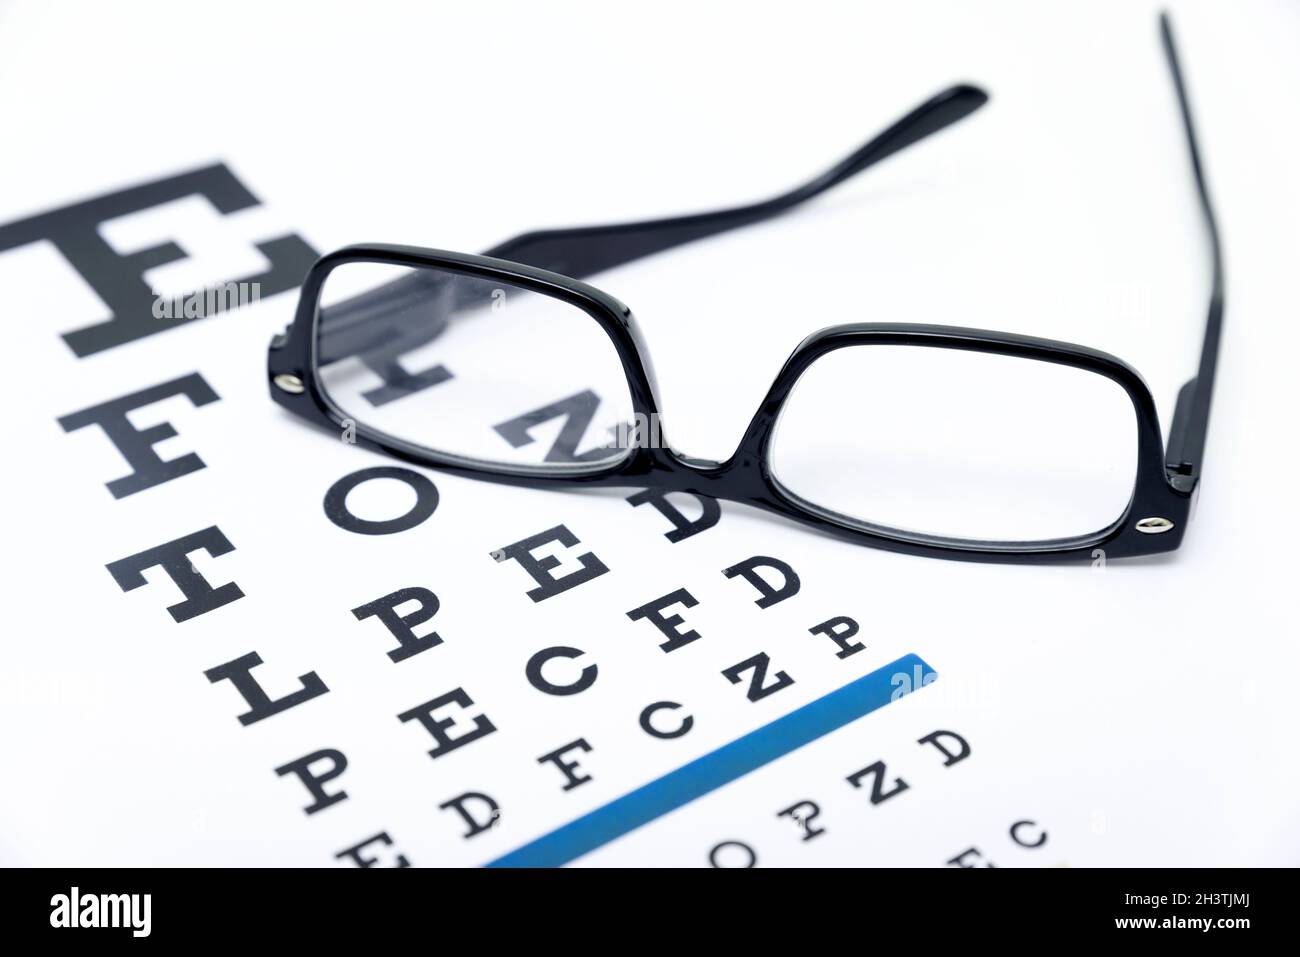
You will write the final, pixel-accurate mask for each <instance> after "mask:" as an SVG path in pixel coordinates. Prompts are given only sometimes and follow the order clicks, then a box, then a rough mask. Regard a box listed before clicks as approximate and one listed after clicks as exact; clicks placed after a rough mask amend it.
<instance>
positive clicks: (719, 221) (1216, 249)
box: [268, 15, 1223, 563]
mask: <svg viewBox="0 0 1300 957" xmlns="http://www.w3.org/2000/svg"><path fill="white" fill-rule="evenodd" d="M1161 31H1162V39H1163V42H1164V47H1165V52H1166V56H1167V58H1168V60H1169V66H1170V69H1171V72H1172V74H1173V77H1174V81H1175V86H1176V89H1177V93H1178V99H1179V104H1180V107H1181V111H1182V117H1183V122H1184V127H1185V132H1186V135H1187V139H1188V145H1189V149H1190V151H1191V155H1192V162H1193V168H1194V173H1195V177H1196V184H1197V188H1198V192H1199V195H1200V201H1201V206H1202V210H1203V213H1204V215H1205V218H1206V220H1207V224H1208V227H1209V232H1210V238H1211V242H1212V250H1213V265H1214V282H1213V292H1212V297H1211V306H1210V313H1209V320H1208V322H1207V327H1206V335H1205V342H1204V350H1203V353H1202V358H1201V363H1200V367H1199V369H1198V375H1197V377H1196V378H1193V379H1192V380H1190V381H1189V382H1188V383H1187V384H1186V385H1185V386H1184V387H1183V389H1182V390H1180V392H1179V396H1178V401H1177V404H1176V409H1175V414H1174V423H1173V426H1172V428H1171V431H1170V443H1169V447H1168V450H1167V451H1166V449H1165V446H1164V443H1163V441H1162V436H1161V430H1160V425H1159V421H1158V418H1157V414H1156V408H1155V402H1154V400H1153V398H1152V395H1151V392H1150V390H1149V389H1148V387H1147V385H1146V383H1145V382H1144V381H1143V380H1142V377H1141V376H1140V375H1139V374H1138V373H1137V372H1136V371H1135V370H1134V369H1133V368H1132V367H1130V366H1129V365H1127V364H1126V363H1124V362H1123V361H1121V360H1120V359H1117V358H1116V357H1114V356H1112V355H1109V354H1107V353H1105V352H1100V351H1098V350H1096V349H1091V348H1088V347H1086V346H1080V345H1075V344H1073V343H1067V342H1058V341H1054V340H1049V339H1040V338H1035V337H1031V336H1023V335H1017V334H1014V333H1006V332H994V331H988V330H981V329H968V328H962V327H954V326H937V325H919V324H889V323H853V324H847V325H837V326H833V327H830V328H826V329H822V330H820V331H818V332H815V333H813V334H812V335H810V336H808V337H807V338H806V339H804V340H803V342H802V343H800V344H799V346H798V347H797V348H796V349H795V350H794V352H793V354H792V355H791V356H790V358H789V359H788V360H787V361H786V363H785V365H784V366H783V367H782V369H781V371H780V372H779V373H778V375H777V377H776V379H775V381H774V382H773V383H772V385H771V387H770V389H769V390H768V392H767V395H766V396H765V397H764V399H763V401H762V403H761V405H760V406H759V408H758V410H757V412H756V413H755V414H754V416H753V418H752V419H751V421H750V423H749V425H748V427H747V428H746V429H745V432H744V435H743V437H742V438H741V440H740V443H739V445H738V446H737V448H736V450H735V452H734V453H733V454H732V455H731V456H730V457H729V458H728V459H727V460H726V461H723V462H714V461H705V460H699V459H693V458H690V457H687V456H684V455H681V454H680V453H678V452H676V451H674V450H673V449H671V448H670V447H668V446H667V445H666V443H659V444H658V445H642V444H637V445H634V446H633V447H632V448H630V449H629V450H627V455H626V456H625V457H623V458H622V459H620V460H618V461H617V462H613V463H606V464H601V463H592V464H581V463H575V464H573V465H568V466H563V467H560V468H555V467H547V468H545V469H538V468H537V467H535V466H532V467H530V466H511V465H508V464H495V463H494V464H487V463H483V462H478V461H475V460H472V459H467V458H461V457H457V456H453V455H448V454H445V453H441V452H437V451H435V450H432V449H428V448H425V447H423V446H419V445H415V444H412V443H408V442H405V441H402V440H400V439H398V438H395V437H393V436H390V435H387V434H386V433H383V432H381V431H378V430H375V429H372V428H370V427H368V426H367V425H366V424H365V423H363V422H354V421H353V420H352V418H351V417H350V416H348V415H346V414H345V413H344V412H343V411H342V410H340V409H339V408H338V407H337V406H336V405H335V404H334V403H333V402H332V401H331V400H330V399H329V397H328V396H327V395H326V394H325V392H324V391H323V390H322V389H321V387H320V383H319V378H318V375H317V363H316V356H315V355H314V352H315V350H316V343H317V335H316V325H317V321H318V301H319V298H320V293H321V289H322V287H323V285H324V282H325V279H326V277H327V276H328V275H329V273H330V272H331V271H332V270H333V269H335V268H337V267H338V266H341V265H343V264H345V263H357V262H366V263H383V264H389V265H395V266H408V267H414V268H417V269H418V268H436V269H440V270H444V271H449V272H453V273H460V274H466V275H470V276H475V277H479V278H482V279H488V280H495V281H501V282H505V283H508V284H513V285H515V286H518V287H521V288H523V289H527V290H531V291H533V292H536V293H540V294H543V295H546V296H551V297H554V298H557V299H560V300H562V301H564V302H567V303H569V304H570V305H573V306H576V307H577V308H579V309H582V310H583V311H584V312H586V313H587V314H588V315H589V316H591V318H592V319H593V320H595V321H596V322H597V323H599V324H600V326H601V327H602V328H603V329H604V330H605V332H606V334H607V335H608V336H609V337H610V340H611V341H612V342H613V344H614V347H615V350H616V352H617V354H618V356H619V359H620V361H621V363H622V365H623V369H624V373H625V375H626V378H627V383H628V388H629V391H630V395H631V401H632V408H633V412H634V413H636V414H637V415H638V416H644V417H645V418H644V419H643V420H642V421H653V417H657V416H658V414H659V401H658V390H657V388H656V386H655V381H654V374H653V370H652V368H651V365H650V362H649V357H648V352H647V350H646V348H645V345H644V342H643V339H642V336H641V333H640V331H639V329H638V327H637V323H636V320H635V319H634V317H633V315H632V312H631V310H630V309H628V307H627V306H625V305H624V304H623V303H621V302H619V301H618V300H617V299H615V298H613V297H612V296H610V295H608V294H606V293H604V292H602V291H601V290H599V289H597V288H595V287H593V286H590V285H588V284H587V283H585V282H582V281H580V280H578V279H574V278H571V277H570V276H567V275H562V274H560V273H558V272H555V271H552V270H551V269H547V268H540V266H539V265H530V264H527V261H528V260H533V261H534V262H542V263H547V264H551V263H557V264H558V263H560V262H562V263H563V264H564V265H565V266H566V268H567V269H568V271H571V272H575V273H579V274H590V273H592V272H597V271H600V270H603V269H606V268H609V267H610V266H612V265H617V264H619V263H622V262H627V261H631V260H632V259H636V258H639V257H640V256H643V255H648V254H650V253H652V252H657V251H659V250H661V249H666V248H671V247H672V246H675V245H680V244H681V243H683V242H689V241H692V240H693V239H696V238H702V237H703V236H707V235H711V234H713V233H717V232H721V231H723V230H726V229H731V228H735V227H736V226H738V225H745V224H747V223H750V222H756V221H758V220H760V219H764V218H768V217H770V216H772V215H776V214H777V213H780V212H783V211H784V210H785V209H788V208H790V207H791V206H793V205H796V204H798V203H800V202H803V201H804V200H806V199H808V198H810V197H811V196H813V195H817V194H818V193H820V192H822V191H824V190H825V189H828V188H830V186H833V185H835V184H836V183H838V182H840V181H842V180H843V179H845V178H847V177H848V176H851V175H853V174H854V173H857V172H860V171H861V170H862V169H865V168H866V167H867V166H870V165H872V164H874V163H875V162H878V161H879V160H880V159H883V158H884V157H885V156H888V155H891V154H892V153H893V152H896V151H897V150H898V149H901V148H903V147H904V146H907V145H910V143H912V142H915V141H916V140H917V139H920V138H923V137H924V136H927V135H929V134H930V133H932V132H935V131H936V130H938V129H942V128H944V127H946V126H948V125H950V124H951V123H953V122H955V121H956V120H957V119H960V118H962V117H964V116H966V115H968V114H969V113H970V112H973V111H974V110H975V109H977V108H978V107H979V106H980V105H982V103H983V102H984V100H985V99H986V96H985V95H984V94H983V93H982V92H981V91H979V90H976V89H975V88H973V87H968V86H961V87H954V88H952V89H950V90H948V91H945V92H944V93H942V94H940V95H939V96H937V97H935V98H934V99H932V100H931V101H929V102H928V103H926V104H923V105H922V106H921V107H919V108H918V109H917V110H914V111H913V112H912V113H911V114H909V115H908V116H907V117H904V118H903V119H902V120H900V121H899V122H898V123H896V124H895V125H894V126H893V127H891V128H890V129H889V130H886V131H885V132H884V133H882V134H881V135H880V136H878V137H876V138H875V139H874V140H872V141H871V142H870V143H868V144H867V145H866V146H865V147H863V148H862V149H861V150H859V151H858V152H857V153H855V154H854V155H853V156H851V157H849V159H848V160H846V161H845V162H844V163H842V164H840V165H839V166H838V167H836V168H834V169H832V170H831V171H829V172H828V173H827V174H825V175H824V176H823V177H820V178H818V179H816V180H814V181H812V182H811V183H809V184H806V185H805V186H804V187H800V188H799V189H796V190H794V191H792V192H791V193H788V194H784V195H783V196H780V197H777V198H776V199H774V200H769V201H767V202H765V203H759V204H754V205H753V206H750V207H742V208H740V209H736V210H724V211H721V212H718V213H705V214H699V215H695V216H685V217H676V218H672V219H666V220H652V221H648V222H645V223H632V224H627V225H623V226H606V227H582V228H577V229H567V230H549V231H542V232H536V233H529V234H525V235H523V236H520V237H516V238H515V239H513V240H510V241H508V242H506V243H503V244H502V245H501V246H498V247H496V248H495V249H493V250H491V251H490V252H491V253H494V254H496V255H483V256H479V255H471V254H466V253H458V252H449V251H445V250H436V249H427V248H422V247H414V246H400V245H388V244H368V245H357V246H349V247H346V248H343V249H340V250H336V251H335V252H332V253H329V254H327V255H325V256H323V257H322V258H321V259H320V260H318V261H317V262H316V263H315V264H314V265H313V266H312V267H311V269H310V270H309V272H308V274H307V277H306V279H305V280H304V282H303V285H302V287H301V290H300V295H299V302H298V308H297V312H296V314H295V318H294V320H293V323H292V325H291V326H290V327H289V328H288V329H287V330H286V331H285V333H284V334H282V335H279V336H276V337H275V339H274V340H273V341H272V343H271V347H270V350H269V354H268V377H269V380H270V384H271V394H272V397H273V399H274V400H275V401H276V402H277V403H279V404H280V405H281V406H283V407H284V408H286V409H288V410H289V411H291V412H293V413H294V414H296V415H299V416H301V417H303V418H305V419H308V420H311V421H314V422H317V423H318V424H321V425H324V426H328V427H333V428H334V429H341V428H343V427H344V426H345V423H351V424H352V425H354V426H355V436H356V442H357V444H359V445H362V446H364V447H367V448H370V449H373V450H375V451H379V452H382V453H385V454H387V455H390V456H393V457H395V458H398V459H401V460H404V461H407V462H410V463H412V464H415V465H420V466H431V467H435V468H439V469H442V470H444V471H448V472H451V473H454V474H459V475H463V476H466V477H470V478H475V479H482V480H486V481H492V482H501V483H505V484H511V485H520V486H526V487H533V488H561V487H573V486H587V487H593V486H612V487H632V488H653V489H657V490H662V491H682V492H692V493H696V494H699V495H705V496H709V497H712V498H715V499H720V500H724V501H733V502H740V503H743V504H747V505H752V506H754V507H756V508H759V509H762V510H764V511H768V512H772V513H776V514H779V515H783V516H785V517H787V518H790V519H793V520H794V521H797V522H799V523H801V524H803V525H806V526H809V527H811V528H814V529H817V530H819V531H823V532H827V533H830V534H832V535H836V536H838V537H842V538H846V539H849V540H851V541H854V542H857V543H860V544H865V545H869V546H873V547H876V548H881V549H886V550H890V551H895V552H902V553H908V554H915V555H922V556H927V557H935V558H948V559H961V560H973V561H986V562H1014V563H1055V562H1070V561H1080V560H1083V561H1087V560H1093V559H1095V558H1096V557H1097V553H1098V550H1101V551H1102V552H1104V554H1105V556H1106V558H1107V559H1111V558H1129V557H1135V556H1142V555H1152V554H1157V553H1161V552H1168V551H1172V550H1174V549H1176V548H1177V547H1178V546H1179V544H1181V542H1182V538H1183V534H1184V532H1185V530H1186V525H1187V520H1188V518H1189V516H1190V514H1191V511H1192V505H1193V501H1194V498H1195V495H1196V492H1197V489H1198V485H1199V481H1198V480H1199V474H1200V468H1201V459H1202V456H1203V451H1204V441H1205V432H1206V427H1207V425H1208V418H1209V398H1210V392H1211V388H1212V384H1213V378H1214V372H1215V366H1216V360H1217V353H1218V341H1219V334H1220V328H1221V323H1222V313H1223V278H1222V265H1221V252H1220V244H1219V239H1218V230H1217V225H1216V222H1215V218H1214V214H1213V210H1212V208H1211V205H1210V201H1209V196H1208V191H1207V188H1206V185H1205V181H1204V176H1203V173H1202V169H1201V162H1200V156H1199V152H1198V149H1197V145H1196V138H1195V133H1194V130H1193V127H1192V121H1191V116H1190V111H1189V108H1188V103H1187V97H1186V93H1185V90H1184V86H1183V81H1182V76H1181V72H1180V70H1179V65H1178V60H1177V54H1176V51H1175V49H1174V46H1173V39H1172V34H1171V29H1170V26H1169V23H1168V19H1167V17H1165V16H1164V15H1162V17H1161ZM611 238H613V239H614V241H613V242H611V241H610V240H611ZM619 240H623V241H622V242H620V241H619ZM575 254H576V255H575ZM502 256H509V257H511V258H501V257H502ZM872 345H905V346H916V347H929V348H944V349H961V350H967V351H972V352H979V353H989V354H995V355H1003V356H1011V357H1018V358H1024V359H1029V360H1036V361H1044V362H1050V363H1054V364H1058V365H1064V366H1071V367H1074V368H1079V369H1084V370H1087V371H1090V372H1093V373H1097V374H1099V375H1102V376H1105V377H1106V378H1108V379H1110V380H1112V381H1113V382H1115V383H1117V384H1118V385H1119V386H1120V387H1121V388H1122V389H1123V390H1124V391H1125V393H1126V394H1127V395H1128V397H1129V399H1130V400H1131V401H1132V403H1133V408H1134V413H1135V418H1136V425H1137V469H1136V476H1135V481H1134V488H1133V494H1132V497H1131V499H1130V501H1129V504H1128V506H1127V508H1126V509H1125V510H1124V512H1123V514H1122V515H1121V516H1120V517H1119V518H1118V519H1117V520H1116V521H1115V522H1113V523H1112V524H1111V525H1110V526H1108V527H1106V528H1104V529H1101V530H1099V531H1098V532H1096V533H1094V534H1090V535H1086V536H1079V537H1074V538H1067V539H1053V540H1048V541H1035V542H1015V541H977V540H960V539H952V538H946V537H937V536H930V535H924V534H919V533H912V532H909V531H906V530H902V529H896V528H885V527H881V526H875V525H871V524H868V523H864V522H860V521H856V520H854V519H851V518H849V517H847V516H843V515H839V514H837V513H834V512H832V511H829V510H827V509H822V508H819V507H817V506H816V505H814V504H812V503H809V502H807V501H805V500H803V499H801V498H799V497H798V496H797V495H794V494H793V493H791V492H789V491H788V490H786V489H785V488H784V487H783V486H782V485H781V484H780V482H779V481H778V480H777V479H776V478H775V476H774V475H773V474H772V471H771V468H770V456H769V452H770V446H771V442H772V438H773V433H774V429H775V424H776V421H777V417H778V415H779V413H780V411H781V408H782V406H783V405H784V403H785V401H786V400H787V398H788V397H789V395H790V392H791V390H792V388H793V387H794V384H795V382H796V381H798V379H799V377H800V375H801V374H802V373H803V372H804V371H805V370H806V369H807V368H808V367H809V366H810V365H811V364H812V363H813V362H814V361H816V360H817V359H818V358H820V357H821V356H823V355H826V354H827V353H829V352H832V351H834V350H836V349H841V348H846V347H857V346H872ZM290 384H291V385H290Z"/></svg>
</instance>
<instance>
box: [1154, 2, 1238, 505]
mask: <svg viewBox="0 0 1300 957" xmlns="http://www.w3.org/2000/svg"><path fill="white" fill-rule="evenodd" d="M1160 37H1161V40H1162V41H1163V43H1164V48H1165V58H1166V59H1167V60H1168V61H1169V72H1170V73H1171V74H1172V75H1173V78H1174V87H1175V89H1176V90H1177V92H1178V107H1179V110H1180V111H1181V113H1182V117H1183V130H1184V131H1185V132H1186V134H1187V148H1188V151H1189V153H1190V154H1191V158H1192V171H1193V173H1194V174H1195V176H1196V191H1197V194H1198V196H1199V198H1200V204H1201V212H1202V213H1203V214H1204V217H1205V225H1206V228H1207V230H1208V232H1209V236H1210V253H1211V256H1212V267H1213V279H1212V282H1211V286H1210V307H1209V315H1208V318H1207V319H1206V323H1205V340H1204V342H1203V343H1202V346H1201V361H1200V365H1199V367H1198V368H1197V372H1196V376H1195V377H1194V378H1192V379H1189V380H1188V381H1187V383H1186V384H1184V385H1183V387H1182V388H1181V389H1180V390H1179V391H1178V401H1177V402H1176V403H1175V405H1174V418H1173V422H1172V423H1171V425H1170V427H1169V446H1168V448H1167V449H1166V450H1165V469H1166V471H1167V472H1168V476H1169V483H1170V484H1171V485H1172V486H1173V487H1174V488H1176V489H1178V490H1179V491H1180V492H1188V493H1190V492H1191V491H1192V490H1193V489H1195V488H1196V483H1197V481H1198V480H1199V479H1200V473H1201V461H1202V459H1203V457H1204V454H1205V433H1206V431H1207V429H1208V428H1209V424H1210V397H1211V394H1212V392H1213V391H1214V374H1215V370H1216V368H1217V366H1218V361H1219V336H1220V332H1221V331H1222V328H1223V252H1222V248H1221V246H1220V243H1219V225H1218V221H1217V220H1216V219H1215V215H1214V207H1213V205H1212V204H1211V202H1210V192H1209V188H1208V187H1207V186H1206V184H1205V171H1204V169H1203V168H1202V166H1201V153H1200V149H1199V148H1198V146H1197V143H1196V128H1195V126H1194V125H1193V123H1192V113H1191V107H1190V106H1189V104H1188V101H1187V89H1186V86H1185V85H1184V83H1183V72H1182V69H1181V68H1180V66H1179V64H1178V50H1177V48H1176V47H1175V45H1174V35H1173V28H1172V26H1171V25H1170V22H1169V15H1168V14H1167V13H1161V14H1160Z"/></svg>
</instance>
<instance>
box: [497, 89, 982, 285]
mask: <svg viewBox="0 0 1300 957" xmlns="http://www.w3.org/2000/svg"><path fill="white" fill-rule="evenodd" d="M987 101H988V94H987V93H985V92H984V91H983V90H980V89H977V88H976V87H973V86H968V85H965V84H961V85H957V86H953V87H950V88H948V89H947V90H944V91H943V92H941V93H939V94H937V95H936V96H934V97H932V98H931V99H929V100H927V101H926V102H925V103H922V104H921V105H920V106H918V107H917V108H916V109H914V110H912V112H910V113H908V114H907V115H906V116H904V117H903V118H902V119H900V120H898V122H896V123H894V124H893V125H892V126H890V127H889V128H888V129H887V130H885V131H884V132H882V133H881V134H880V135H878V136H877V137H875V138H874V139H873V140H871V142H869V143H867V144H866V145H865V146H863V147H862V148H861V149H859V150H858V151H857V152H855V153H853V154H852V155H851V156H849V157H848V158H846V159H845V160H843V161H842V162H840V163H839V164H837V165H836V166H833V167H832V168H830V169H829V170H827V171H826V172H824V173H822V174H821V175H820V176H817V177H815V178H813V179H812V180H809V181H808V182H807V183H804V184H803V185H802V186H799V187H796V188H795V189H792V190H790V191H789V192H787V193H782V194H781V195H779V196H775V197H773V198H771V199H767V200H763V201H762V202H758V203H753V204H750V205H747V206H737V207H735V208H732V209H723V210H717V211H715V212H711V213H697V214H695V215H690V216H676V217H670V218H666V219H650V220H644V221H642V222H635V223H621V224H616V225H606V226H580V227H575V228H570V229H546V230H539V231H536V232H531V233H524V234H523V235H521V236H516V237H514V238H513V239H508V240H506V241H505V242H503V243H501V244H500V245H499V246H496V247H494V248H492V249H490V250H488V251H487V252H486V253H484V255H486V256H495V257H497V258H499V259H509V260H511V261H512V262H518V263H523V264H525V265H529V266H536V267H538V268H541V269H549V270H551V271H552V272H558V273H563V274H564V275H566V276H572V277H573V278H575V279H580V278H583V277H585V276H590V275H592V274H594V273H598V272H601V271H603V270H606V269H610V268H612V267H614V266H619V265H622V264H623V263H627V262H631V261H632V260H634V259H640V258H641V257H643V256H650V255H653V254H654V253H658V252H663V251H664V250H666V249H672V248H673V247H674V246H680V245H682V244H684V243H689V242H694V241H695V240H697V239H703V238H705V237H706V236H712V235H715V234H717V233H721V232H726V231H727V230H730V229H735V228H737V227H740V226H748V225H750V224H751V223H757V222H760V221H762V220H764V219H769V218H771V217H773V216H776V215H779V214H780V213H783V212H785V211H786V210H788V209H790V208H792V207H794V206H797V205H799V204H800V203H803V202H806V201H807V200H810V199H812V198H813V197H814V196H817V195H819V194H821V193H823V192H825V191H826V190H828V189H830V188H831V187H833V186H835V185H837V184H839V183H841V182H843V181H844V180H846V179H848V178H849V177H851V176H854V175H856V174H857V173H860V172H862V171H863V170H865V169H867V168H868V167H870V166H873V165H875V164H876V163H878V162H880V161H881V160H883V159H885V158H886V157H888V156H892V155H893V154H894V153H897V152H898V151H899V150H901V149H905V148H906V147H908V146H911V145H912V144H913V143H915V142H917V141H918V140H922V139H924V138H925V137H927V136H929V135H930V134H932V133H937V132H938V131H939V130H942V129H944V128H945V127H948V126H951V125H952V124H953V123H956V122H957V121H958V120H960V119H962V118H964V117H966V116H969V115H970V114H971V113H973V112H975V110H977V109H979V108H980V107H981V106H983V105H984V104H985V103H986V102H987Z"/></svg>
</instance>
